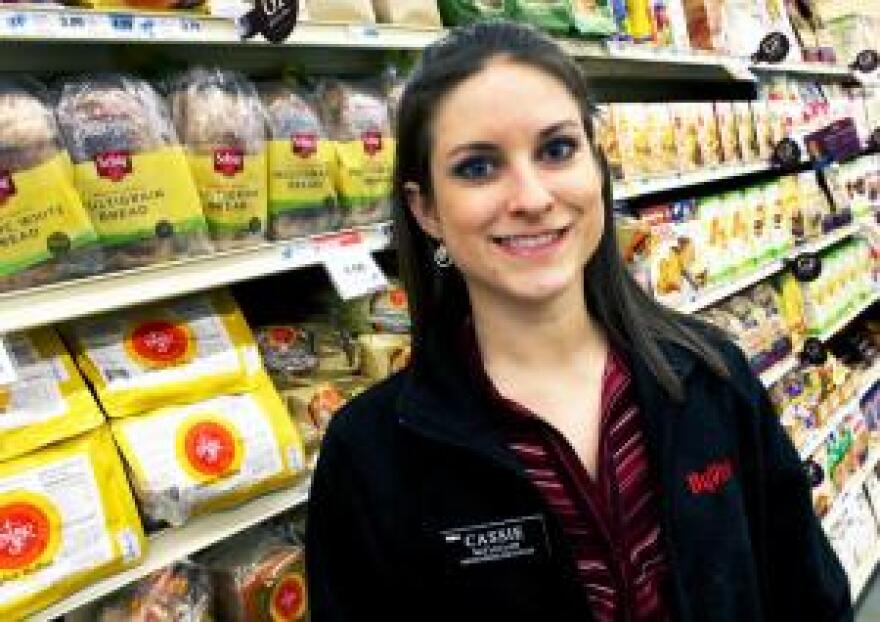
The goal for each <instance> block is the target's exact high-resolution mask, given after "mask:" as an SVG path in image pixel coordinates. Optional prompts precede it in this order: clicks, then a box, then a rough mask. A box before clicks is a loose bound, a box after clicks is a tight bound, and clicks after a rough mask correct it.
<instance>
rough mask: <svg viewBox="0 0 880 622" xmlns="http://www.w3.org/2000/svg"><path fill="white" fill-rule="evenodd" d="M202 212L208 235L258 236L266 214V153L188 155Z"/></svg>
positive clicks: (231, 150) (233, 150) (223, 151)
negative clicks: (251, 234)
mask: <svg viewBox="0 0 880 622" xmlns="http://www.w3.org/2000/svg"><path fill="white" fill-rule="evenodd" d="M189 164H190V168H191V169H192V173H193V178H194V179H195V182H196V187H197V188H198V190H199V196H200V197H201V199H202V208H203V210H204V213H205V219H206V220H207V221H208V228H209V229H210V230H211V233H212V234H214V235H215V236H216V235H218V234H219V235H222V234H227V233H232V234H236V233H243V232H251V233H259V232H260V231H262V230H263V229H264V226H265V222H266V218H267V213H266V203H267V200H268V199H267V192H268V189H267V180H266V153H265V152H260V153H244V152H243V151H242V150H241V149H239V148H236V147H223V148H217V149H215V150H214V152H213V154H212V155H202V154H195V153H190V154H189Z"/></svg>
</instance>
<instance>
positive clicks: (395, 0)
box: [373, 0, 442, 28]
mask: <svg viewBox="0 0 880 622" xmlns="http://www.w3.org/2000/svg"><path fill="white" fill-rule="evenodd" d="M373 9H374V10H375V12H376V20H377V21H378V22H379V23H382V24H403V25H406V26H421V27H428V28H439V27H440V26H441V25H442V22H441V20H440V12H439V11H438V10H437V1H436V0H373Z"/></svg>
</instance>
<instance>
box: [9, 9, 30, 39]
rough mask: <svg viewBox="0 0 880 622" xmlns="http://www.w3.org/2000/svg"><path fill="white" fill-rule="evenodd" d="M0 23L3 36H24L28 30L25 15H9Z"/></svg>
mask: <svg viewBox="0 0 880 622" xmlns="http://www.w3.org/2000/svg"><path fill="white" fill-rule="evenodd" d="M2 23H3V34H4V35H8V36H12V37H15V36H22V35H26V34H28V30H29V28H30V24H29V19H28V14H27V13H10V14H8V15H7V16H6V17H5V18H4V20H3V22H2Z"/></svg>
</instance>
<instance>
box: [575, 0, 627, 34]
mask: <svg viewBox="0 0 880 622" xmlns="http://www.w3.org/2000/svg"><path fill="white" fill-rule="evenodd" d="M570 4H571V20H572V25H573V26H574V31H575V34H579V35H584V36H587V37H607V36H609V35H613V34H614V33H615V32H617V26H616V25H615V23H614V17H613V16H612V14H611V7H610V6H609V5H610V2H607V1H605V0H598V2H597V1H595V0H570Z"/></svg>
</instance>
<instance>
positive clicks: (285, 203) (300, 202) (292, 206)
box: [269, 134, 335, 216]
mask: <svg viewBox="0 0 880 622" xmlns="http://www.w3.org/2000/svg"><path fill="white" fill-rule="evenodd" d="M334 169H335V156H334V153H333V143H331V142H330V141H326V140H321V139H319V138H317V137H316V136H315V135H314V134H295V135H293V136H291V137H290V139H289V140H273V141H271V142H270V143H269V213H270V215H272V216H279V215H282V214H285V213H289V212H295V211H297V210H303V209H326V208H327V207H328V205H331V204H332V203H333V201H334V199H335V192H334V190H333V171H334Z"/></svg>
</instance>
